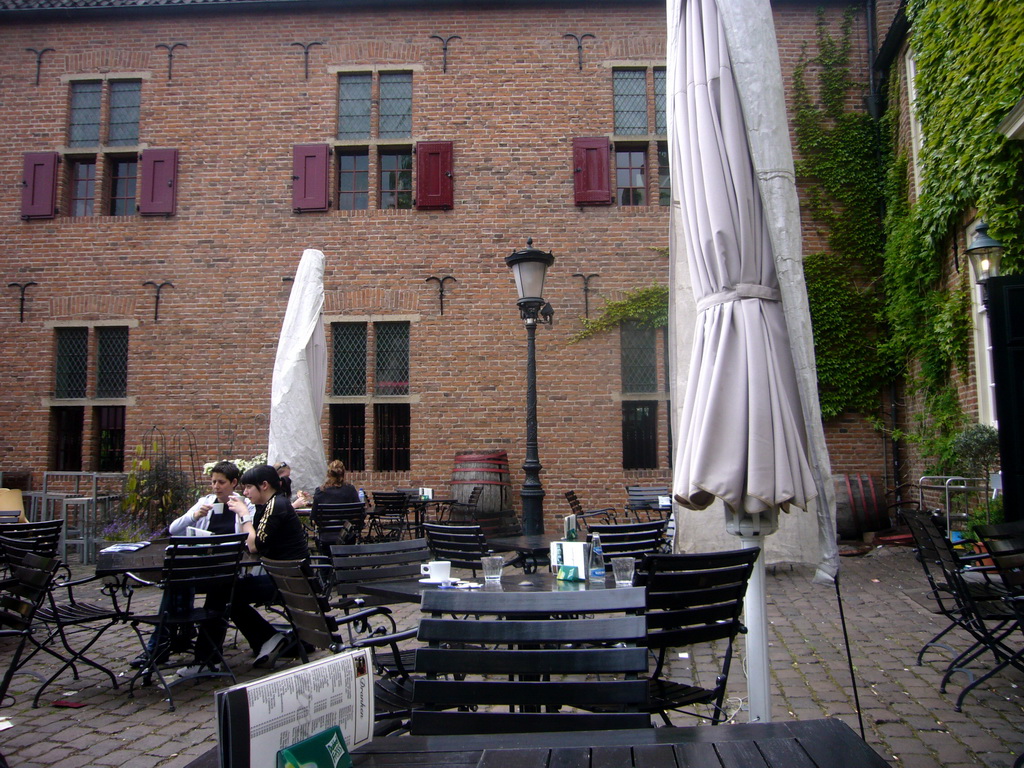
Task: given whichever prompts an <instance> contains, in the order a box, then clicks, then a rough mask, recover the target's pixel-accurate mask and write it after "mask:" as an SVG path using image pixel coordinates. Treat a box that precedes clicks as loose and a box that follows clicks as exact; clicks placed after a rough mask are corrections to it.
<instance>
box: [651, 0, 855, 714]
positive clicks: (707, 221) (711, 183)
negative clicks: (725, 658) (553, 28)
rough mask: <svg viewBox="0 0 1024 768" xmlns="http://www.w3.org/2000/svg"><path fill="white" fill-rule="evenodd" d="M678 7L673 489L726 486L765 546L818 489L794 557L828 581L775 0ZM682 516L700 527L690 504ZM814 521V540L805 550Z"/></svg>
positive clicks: (758, 573) (819, 446)
mask: <svg viewBox="0 0 1024 768" xmlns="http://www.w3.org/2000/svg"><path fill="white" fill-rule="evenodd" d="M667 9H668V62H667V64H668V66H667V86H668V104H667V112H668V134H669V163H670V167H671V170H672V207H673V213H672V229H673V231H672V238H671V246H672V247H671V269H672V315H671V316H672V322H671V324H670V325H671V327H670V334H671V337H672V350H673V357H674V359H673V366H672V368H673V379H672V400H673V403H674V404H675V411H674V414H673V417H674V420H673V428H674V434H675V436H676V450H675V454H674V456H675V464H674V467H673V492H674V496H675V498H676V500H677V501H678V502H679V503H680V504H681V505H682V506H683V507H684V508H688V509H696V510H700V509H704V508H706V507H708V506H709V505H711V504H712V502H714V501H715V500H716V499H720V500H721V502H723V503H724V506H725V509H726V529H727V530H728V532H729V533H731V534H734V535H738V536H740V537H741V541H742V544H743V546H762V549H764V543H765V541H764V537H765V536H767V535H768V534H772V533H774V532H775V531H776V529H777V527H778V517H779V515H778V513H779V511H780V510H783V511H789V510H790V509H791V508H799V509H802V510H806V509H808V508H809V506H811V505H812V502H813V501H814V500H815V499H818V503H816V504H815V505H814V506H815V507H816V509H817V512H818V514H817V516H814V517H812V516H809V515H805V514H802V513H794V515H793V517H798V519H797V520H795V521H794V522H795V524H793V525H790V526H788V527H789V529H790V530H791V531H792V537H793V541H794V542H797V544H796V546H790V547H789V548H788V552H789V556H788V557H786V558H784V559H796V560H799V561H803V562H806V561H808V560H810V561H812V562H816V563H817V564H818V578H819V579H820V580H823V581H829V580H831V579H832V578H834V577H835V575H836V573H837V570H838V553H837V550H836V544H835V526H834V523H832V511H833V510H834V507H835V493H834V489H833V488H832V481H831V472H830V469H829V462H828V453H827V450H826V448H825V443H824V434H823V431H822V426H821V417H820V409H819V406H818V400H817V384H816V374H815V368H814V350H813V338H812V336H811V330H810V316H809V313H808V310H807V298H806V289H805V286H804V283H803V270H802V264H801V252H800V223H799V212H798V205H797V197H796V185H795V176H794V172H793V161H792V153H791V149H790V145H789V134H788V129H787V126H786V116H785V102H784V98H783V90H782V75H781V67H780V65H779V58H778V50H777V47H776V42H775V33H774V26H773V24H772V18H771V7H770V5H769V0H722V2H721V4H719V3H718V2H716V0H667ZM687 283H688V284H689V287H690V289H691V290H692V293H691V291H687V290H686V286H687ZM687 352H688V354H687ZM687 358H688V360H689V365H688V366H687V364H686V361H687ZM691 519H692V518H691ZM680 527H681V528H682V529H683V530H684V531H685V530H687V529H689V528H692V527H694V526H690V525H689V524H688V520H687V516H686V514H685V513H684V514H682V515H681V516H680ZM698 527H701V528H704V529H707V528H709V526H707V525H706V522H704V524H703V525H702V526H698ZM808 528H814V529H815V530H814V534H813V535H812V536H811V537H810V539H809V540H810V541H812V542H814V541H817V543H818V547H816V548H815V549H817V550H818V551H816V552H813V553H810V552H803V551H800V550H802V549H806V546H805V545H801V544H800V543H799V542H806V541H807V540H808V538H807V536H806V529H808ZM801 529H803V530H801ZM701 537H702V534H701V533H697V534H696V538H697V540H698V543H699V541H700V539H701ZM801 537H802V538H801ZM710 540H712V537H708V541H710ZM704 548H705V549H708V548H714V546H713V545H712V546H711V547H704ZM794 554H795V555H796V556H795V557H793V556H792V555H794ZM764 561H765V557H761V558H759V561H758V565H757V567H756V569H755V573H754V575H753V576H752V578H751V583H750V587H749V589H748V594H747V600H746V604H745V617H746V623H747V626H748V629H749V634H748V636H747V641H746V646H747V666H748V689H749V693H750V719H751V720H757V721H762V722H765V721H768V720H770V719H771V706H770V698H769V670H768V654H767V628H766V620H765V616H764V606H765V595H764Z"/></svg>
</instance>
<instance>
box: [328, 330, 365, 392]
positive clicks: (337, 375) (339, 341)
mask: <svg viewBox="0 0 1024 768" xmlns="http://www.w3.org/2000/svg"><path fill="white" fill-rule="evenodd" d="M331 335H332V346H333V353H334V364H333V367H332V377H331V379H332V381H331V394H332V395H335V396H339V397H343V396H347V395H348V396H358V395H365V394H366V323H334V324H332V326H331Z"/></svg>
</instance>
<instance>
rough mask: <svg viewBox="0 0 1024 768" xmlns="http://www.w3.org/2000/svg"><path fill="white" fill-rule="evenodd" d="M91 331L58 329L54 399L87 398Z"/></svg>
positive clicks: (84, 329)
mask: <svg viewBox="0 0 1024 768" xmlns="http://www.w3.org/2000/svg"><path fill="white" fill-rule="evenodd" d="M88 362H89V329H88V328H58V329H57V355H56V385H55V387H54V390H53V395H54V397H68V398H69V397H85V385H86V380H87V370H88V368H87V366H88Z"/></svg>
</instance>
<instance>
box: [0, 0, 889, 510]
mask: <svg viewBox="0 0 1024 768" xmlns="http://www.w3.org/2000/svg"><path fill="white" fill-rule="evenodd" d="M815 7H816V6H813V5H811V4H803V3H780V4H779V6H778V8H777V13H776V21H777V23H778V32H779V36H780V39H781V40H782V46H781V47H782V52H783V57H784V67H785V70H786V72H785V73H786V75H787V77H788V76H789V75H790V73H791V72H792V67H793V65H794V63H795V57H796V56H797V55H799V52H800V43H802V41H804V40H807V39H810V36H811V35H812V34H813V28H814V26H813V25H814V9H815ZM829 13H832V11H831V10H830V11H829ZM836 13H839V11H836ZM5 21H7V22H8V23H6V24H5V26H4V28H3V29H2V31H0V36H2V39H3V41H4V45H3V46H2V47H0V72H2V73H3V75H2V80H0V88H2V95H3V103H4V105H5V109H4V114H5V125H4V127H3V128H2V129H0V142H2V146H3V148H4V150H5V151H4V152H3V153H2V157H0V164H2V177H3V178H6V179H9V180H13V179H20V178H21V173H22V167H21V164H22V157H23V154H24V153H26V152H53V151H56V152H59V153H61V155H62V157H63V158H64V160H65V163H64V166H65V167H66V165H67V161H68V160H70V159H72V158H73V157H74V156H75V152H74V151H73V150H70V149H69V148H68V143H69V142H68V119H69V117H68V115H69V90H70V83H71V82H74V81H75V80H76V78H78V79H80V78H81V76H91V77H96V78H98V79H102V80H103V82H104V83H109V82H110V79H111V78H117V77H122V76H131V77H133V78H138V79H140V80H141V83H142V85H141V108H140V120H139V123H140V137H139V145H138V149H144V148H174V149H177V151H178V173H177V190H176V192H177V206H176V211H175V214H174V215H173V216H169V217H164V216H137V215H127V216H110V215H94V216H84V217H72V216H69V215H67V205H68V202H67V200H68V192H69V188H68V180H67V174H66V171H65V170H63V169H62V170H61V171H60V172H59V174H58V175H59V178H60V180H61V181H60V184H59V187H58V190H57V194H58V206H59V208H60V211H59V213H58V215H57V216H56V217H55V218H51V219H41V220H27V221H25V220H21V219H20V217H19V215H20V211H21V209H20V200H19V194H18V192H19V191H18V189H17V188H16V186H15V185H14V184H11V185H9V186H8V190H7V193H6V194H4V195H0V232H2V236H3V239H4V241H5V243H6V247H5V248H4V250H3V253H2V255H0V260H2V262H0V263H2V264H3V277H4V278H5V280H6V282H12V281H18V282H22V283H23V282H27V281H30V280H31V281H35V282H36V283H37V285H35V286H32V287H31V288H29V289H27V291H26V302H25V318H24V322H19V316H18V310H19V305H18V301H17V292H16V291H14V290H13V289H11V291H10V293H9V295H8V297H7V300H6V301H4V302H2V303H0V327H2V330H0V334H2V335H3V341H4V347H5V349H6V350H7V354H6V356H5V358H6V363H5V365H4V366H3V370H2V371H0V386H2V389H3V392H4V394H3V397H2V400H0V435H2V439H0V443H2V444H0V469H2V470H5V471H11V470H29V471H32V472H33V473H35V474H36V476H37V477H38V476H39V475H40V474H41V472H42V470H44V469H46V468H48V467H52V466H53V462H54V440H55V434H56V431H57V426H56V424H55V411H54V409H55V408H59V407H61V406H64V405H69V404H70V405H75V406H78V405H80V406H82V407H83V415H84V423H83V430H82V433H83V447H82V456H83V462H82V464H83V469H87V470H88V469H92V468H94V467H95V462H96V456H97V450H98V446H97V439H98V438H97V434H98V425H97V424H96V423H95V420H96V419H97V418H98V413H99V411H98V410H97V407H98V406H103V405H104V404H107V401H104V400H101V399H98V398H97V397H95V394H94V393H95V371H94V369H93V367H90V373H89V376H90V379H89V383H88V386H87V391H88V393H89V395H88V397H86V398H84V399H80V400H74V401H67V400H61V399H59V398H56V397H55V394H54V389H55V372H54V367H55V345H56V341H55V337H56V334H57V329H59V328H62V327H67V326H76V327H81V326H89V327H90V328H91V330H90V332H89V337H88V338H89V344H90V358H89V359H90V360H94V359H95V353H96V332H95V328H94V327H95V326H97V325H98V326H104V325H112V324H113V325H123V326H127V327H128V329H129V331H128V333H129V343H128V388H127V393H126V397H125V398H122V399H119V400H116V401H112V402H116V403H118V404H123V405H124V406H125V412H126V423H125V446H126V451H127V452H128V453H130V452H131V451H132V449H133V447H134V446H137V445H141V444H143V442H144V441H149V440H152V439H153V438H154V437H160V436H162V439H163V442H164V444H165V445H166V446H167V447H168V448H175V447H183V446H187V445H188V444H189V440H190V437H189V436H190V435H191V436H194V441H195V450H196V454H197V457H198V459H199V461H200V462H202V461H209V460H214V459H218V458H221V457H239V456H249V455H252V454H255V453H257V452H259V451H262V450H265V446H266V438H267V429H268V412H269V392H270V379H271V370H272V367H273V361H274V355H275V350H276V344H277V337H278V333H279V331H280V326H281V320H282V318H283V315H284V309H285V305H286V303H287V300H288V294H289V287H290V283H289V282H287V281H286V279H287V278H290V277H291V276H292V275H293V274H294V271H295V267H296V265H297V263H298V259H299V256H300V255H301V253H302V251H303V249H304V248H308V247H312V248H318V249H320V250H322V251H324V253H325V254H326V257H327V266H326V273H325V289H326V306H325V316H326V319H327V320H328V321H335V322H340V321H345V320H367V319H368V320H369V321H370V322H371V323H372V322H380V321H387V320H389V319H401V320H404V321H409V322H410V358H411V359H410V393H409V396H408V397H406V398H400V399H401V400H402V402H408V403H409V405H410V410H411V429H412V435H411V458H410V464H411V468H410V470H409V471H388V472H378V471H367V472H364V473H356V474H355V475H354V477H353V480H354V482H356V483H357V485H362V486H364V487H366V489H367V490H370V489H374V490H385V489H390V488H392V487H394V486H406V485H412V486H419V485H425V486H431V487H434V488H435V489H447V488H448V485H449V480H450V478H451V473H452V468H453V459H454V456H455V455H456V454H457V453H463V452H467V451H473V450H478V449H487V450H500V451H506V452H507V454H508V456H509V460H510V465H511V468H512V472H511V476H512V481H513V484H514V486H515V487H516V490H517V489H518V483H519V482H520V481H521V479H522V473H521V471H520V469H519V467H520V465H521V464H522V461H523V453H524V431H525V426H524V408H525V352H526V350H525V347H526V344H525V331H524V329H523V327H522V323H521V321H520V319H519V317H518V312H517V309H516V306H515V299H516V294H515V288H514V285H513V283H512V279H511V275H510V272H509V270H508V268H507V267H506V266H505V264H504V257H505V256H507V255H508V254H509V253H511V252H512V251H514V250H518V249H521V248H523V247H525V243H526V238H527V237H532V238H533V240H534V245H535V246H536V247H539V248H540V249H542V250H545V251H552V252H553V253H554V255H555V258H556V261H555V264H554V266H553V267H552V268H551V269H550V270H549V273H548V280H547V285H546V290H545V299H547V300H548V301H550V302H551V304H552V305H553V306H554V308H555V311H556V315H555V323H554V325H553V326H552V327H543V328H541V329H540V330H539V332H538V334H537V352H538V358H537V378H538V388H539V399H538V416H539V419H538V420H539V424H538V430H539V444H540V458H541V461H542V463H543V465H544V472H543V474H542V479H543V481H544V484H545V490H546V491H547V503H546V513H547V515H548V516H549V518H553V517H554V516H555V515H556V514H562V513H563V512H565V511H567V508H566V505H565V502H564V499H563V498H562V493H563V492H564V491H565V490H568V489H570V488H575V489H576V490H577V491H578V492H579V493H580V496H581V498H583V499H584V501H585V503H590V504H593V505H598V504H600V505H604V504H608V503H612V504H618V503H621V502H622V501H623V500H624V491H623V486H624V485H626V484H634V483H644V484H648V483H665V482H668V481H669V478H670V475H671V467H670V462H669V446H668V441H669V430H668V422H667V418H668V417H667V411H668V407H667V392H666V391H665V390H666V387H665V386H664V381H665V378H664V377H665V372H664V361H663V356H664V351H663V344H662V341H661V338H660V333H659V339H658V343H657V345H656V347H657V354H658V357H659V369H660V373H659V376H660V378H659V391H658V392H656V393H651V394H650V395H649V397H650V398H653V399H655V400H656V401H657V402H658V466H657V468H655V469H645V470H623V468H622V425H621V422H622V415H621V402H622V400H623V399H631V398H630V396H626V395H623V394H622V391H621V390H622V386H621V366H620V358H619V336H618V334H616V333H606V334H601V335H599V336H597V337H594V338H591V339H588V340H585V341H583V342H581V343H577V344H570V343H569V341H570V339H571V337H572V336H573V334H575V333H576V332H577V331H578V330H579V329H580V327H581V323H580V320H579V318H580V317H581V316H582V315H583V314H584V294H583V290H582V285H583V284H582V281H581V279H580V278H579V277H576V276H575V275H576V273H581V274H584V275H589V274H595V275H597V277H596V278H593V280H592V283H591V289H592V292H591V294H590V297H589V301H590V313H591V316H592V317H593V316H595V315H596V313H597V312H599V311H600V309H601V307H602V306H603V303H604V301H605V300H607V299H614V298H619V297H621V296H622V295H623V294H624V292H626V291H628V290H630V289H633V288H637V287H644V286H648V285H651V284H655V283H662V284H664V283H665V282H667V277H668V275H667V272H668V270H667V262H666V259H665V257H664V255H662V254H661V253H659V252H658V249H664V248H666V247H667V245H668V232H667V229H668V217H667V208H665V207H663V206H660V205H657V204H656V203H657V201H658V174H657V142H658V136H657V135H656V134H655V133H654V131H653V123H654V95H653V86H652V76H651V69H652V68H653V67H661V66H664V59H665V42H664V41H665V20H664V4H663V3H662V2H635V1H634V2H628V3H626V2H624V3H622V4H614V3H601V4H588V3H583V2H579V3H577V2H561V3H524V4H518V3H510V4H508V5H507V6H506V7H504V8H496V7H487V8H481V9H473V8H470V7H466V6H464V5H461V4H460V5H455V6H452V7H446V6H443V5H440V4H439V5H436V6H435V5H432V4H422V5H419V4H413V5H405V6H402V7H400V8H399V7H392V6H390V5H388V4H384V5H383V6H382V7H368V6H364V5H353V6H352V7H350V8H346V9H345V10H344V11H343V12H334V11H330V10H324V9H318V8H316V7H314V6H312V5H311V6H297V7H291V8H288V9H287V10H258V9H256V8H247V9H246V10H244V11H242V10H241V9H238V8H236V9H232V10H223V9H220V10H218V9H213V8H203V9H200V8H198V7H181V8H178V9H174V10H170V9H166V8H163V9H159V10H154V11H152V12H147V11H142V12H132V13H128V12H118V13H111V14H101V13H87V12H81V13H79V12H70V13H69V14H68V15H66V16H63V17H59V18H58V17H53V18H49V17H45V16H41V17H38V18H33V17H29V16H26V17H14V18H10V19H5ZM570 32H571V33H574V34H576V35H582V34H584V33H586V34H590V35H593V36H594V37H593V38H588V39H586V40H584V43H583V65H582V69H580V66H579V58H578V51H577V45H576V42H575V41H574V40H572V39H567V38H565V37H563V35H564V34H565V33H570ZM432 35H439V36H441V37H445V38H447V37H449V36H451V35H458V36H459V38H460V39H453V40H450V41H449V47H448V52H447V71H446V72H445V71H443V68H442V50H441V42H440V41H439V40H437V39H432V38H431V36H432ZM313 41H316V42H322V43H323V44H322V45H319V46H313V47H311V48H310V49H309V76H308V79H307V78H306V77H305V72H304V57H303V51H302V49H301V48H299V47H298V46H295V45H293V44H294V43H296V42H301V43H304V44H306V43H310V42H313ZM175 42H182V43H185V44H186V45H187V47H184V48H182V47H179V48H176V49H175V51H174V57H173V76H172V77H168V74H169V60H168V53H167V50H166V48H160V47H158V46H161V45H163V46H168V45H170V44H172V43H175ZM862 47H863V46H862ZM27 48H35V49H36V50H41V49H43V48H52V49H53V50H52V51H50V52H47V53H46V54H45V55H44V56H43V58H42V60H41V66H40V80H39V84H38V86H37V85H35V84H34V83H35V66H36V58H35V56H34V55H33V54H31V53H29V52H26V49H27ZM616 67H628V68H642V69H645V70H647V92H648V114H649V120H650V123H651V126H652V127H651V132H650V133H649V134H645V135H642V136H630V137H621V136H616V135H615V134H614V127H613V110H612V71H613V69H615V68H616ZM348 71H358V72H373V73H375V74H374V77H379V73H380V72H382V71H384V72H387V71H404V72H411V73H412V81H413V107H412V131H411V136H410V137H409V138H408V139H403V140H399V141H398V142H397V143H398V144H401V145H404V146H409V145H412V144H414V143H416V142H421V141H450V142H452V144H453V157H454V160H453V172H454V201H453V207H452V208H451V209H450V210H418V209H416V208H413V209H411V210H379V209H377V208H376V205H375V201H374V189H375V185H374V184H373V183H372V178H373V172H374V171H375V170H376V164H377V163H378V162H379V161H378V159H377V156H376V155H375V153H374V152H373V151H371V152H370V153H369V155H370V158H371V159H370V176H371V189H370V197H371V202H370V207H369V209H368V210H359V211H339V210H337V208H336V207H335V206H332V207H331V208H330V210H327V211H322V212H305V213H295V212H294V211H293V210H292V175H293V166H292V161H293V155H292V152H293V147H294V146H295V145H302V144H312V145H317V144H332V145H335V148H336V149H339V148H340V149H345V148H347V147H348V146H349V144H346V143H344V142H339V141H337V140H336V132H337V120H338V116H337V115H338V73H339V72H348ZM105 87H106V86H105ZM374 109H375V110H377V109H379V104H375V106H374ZM574 137H608V138H610V139H612V140H613V141H614V142H617V143H619V144H628V145H629V146H631V147H639V148H645V149H646V151H647V168H648V169H649V170H648V173H647V179H646V192H647V197H648V201H649V202H653V203H655V204H647V205H636V206H622V205H617V204H616V205H610V206H578V205H576V204H574V195H573V183H574V176H573V157H572V140H573V138H574ZM392 143H394V142H392ZM366 144H367V142H363V143H362V145H363V146H366ZM369 144H370V146H371V147H373V146H374V142H369ZM382 144H387V142H382ZM98 175H99V177H100V183H101V184H102V183H103V170H102V168H101V169H100V171H99V173H98ZM333 178H334V175H333V174H332V184H333V183H334V182H333ZM813 236H814V235H813V233H811V232H808V237H813ZM446 275H451V276H453V277H454V278H456V280H457V282H455V283H452V282H449V283H448V285H447V286H446V295H445V297H444V314H443V315H441V314H440V311H439V302H438V290H437V284H436V282H430V281H428V278H430V277H441V276H446ZM147 281H153V282H154V283H156V284H160V283H161V282H164V281H170V282H171V283H173V287H170V286H168V287H166V288H165V289H164V290H162V291H161V293H160V304H159V319H158V320H157V319H156V318H155V313H154V302H155V298H156V297H155V292H154V288H153V286H144V285H143V284H144V283H145V282H147ZM329 343H330V342H329ZM328 400H329V402H341V401H340V400H338V399H336V398H334V399H332V398H328ZM346 402H347V401H346ZM372 411H373V409H372V408H370V409H367V413H368V414H370V415H369V416H368V422H372ZM323 426H324V431H325V436H326V438H327V440H328V442H329V441H330V437H329V435H328V428H329V426H330V424H329V419H328V415H327V409H325V414H324V421H323ZM370 426H371V427H372V424H371V425H370ZM839 434H842V437H837V435H839ZM830 435H832V436H833V438H834V439H835V440H836V443H835V444H836V446H837V447H840V446H841V447H842V448H841V450H837V453H836V459H838V460H837V461H836V468H835V471H837V472H843V471H860V469H859V468H860V467H861V466H862V465H865V464H868V463H870V460H869V459H868V458H866V457H869V456H871V455H873V454H875V453H877V451H876V450H875V449H874V447H871V448H869V449H865V450H859V451H858V450H857V449H856V447H855V446H854V444H855V443H856V441H863V442H864V443H865V444H870V445H871V446H875V445H876V443H877V437H876V436H872V435H870V434H868V433H867V432H866V431H865V430H863V429H861V428H860V427H858V428H857V429H856V430H848V431H846V432H839V431H836V430H830ZM846 446H850V447H849V448H847V447H846ZM328 447H329V446H328ZM847 456H849V460H850V461H851V464H850V466H852V467H856V469H854V470H846V469H844V464H843V463H842V462H845V461H846V460H847V459H846V457H847ZM126 463H127V462H126ZM872 471H875V470H872ZM512 498H513V500H514V502H515V504H516V506H518V494H517V493H515V492H514V493H513V494H512Z"/></svg>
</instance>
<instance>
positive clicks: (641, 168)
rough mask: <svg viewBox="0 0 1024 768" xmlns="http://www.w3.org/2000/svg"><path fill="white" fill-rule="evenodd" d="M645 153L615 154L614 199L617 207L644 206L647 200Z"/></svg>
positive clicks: (622, 152)
mask: <svg viewBox="0 0 1024 768" xmlns="http://www.w3.org/2000/svg"><path fill="white" fill-rule="evenodd" d="M646 166H647V153H646V152H644V151H643V150H618V151H616V152H615V199H616V200H618V201H619V205H644V204H645V203H646V198H647V167H646Z"/></svg>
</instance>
